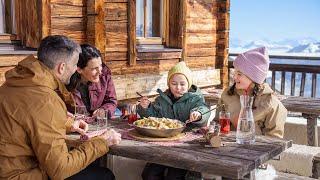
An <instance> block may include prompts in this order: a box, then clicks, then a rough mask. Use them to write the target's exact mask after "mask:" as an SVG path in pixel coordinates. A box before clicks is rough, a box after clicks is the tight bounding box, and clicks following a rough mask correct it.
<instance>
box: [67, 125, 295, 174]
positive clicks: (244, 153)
mask: <svg viewBox="0 0 320 180" xmlns="http://www.w3.org/2000/svg"><path fill="white" fill-rule="evenodd" d="M109 122H110V123H109V125H110V127H112V128H114V129H115V130H117V131H118V132H124V131H126V129H128V128H130V126H129V125H128V124H127V123H126V122H125V121H121V120H120V121H119V120H110V121H109ZM76 138H77V137H75V136H68V137H67V140H68V141H67V143H68V144H73V145H76V144H77V143H79V142H77V141H75V139H76ZM222 141H223V142H227V145H226V146H223V147H220V148H206V147H205V146H204V144H201V143H200V142H199V139H196V140H192V141H186V142H184V143H181V144H177V145H171V146H162V145H157V144H154V143H147V142H140V141H134V140H128V139H123V140H122V141H121V143H120V144H119V145H117V146H112V147H110V151H109V153H111V154H113V155H117V156H123V157H128V158H133V159H140V160H146V161H148V162H153V163H157V164H163V165H167V166H171V167H177V168H182V169H187V170H192V171H197V172H204V173H210V174H215V175H218V176H223V177H227V178H235V179H241V178H243V177H244V176H245V175H247V174H249V173H250V172H251V171H252V170H253V169H255V168H256V167H258V166H259V165H260V164H261V163H264V162H266V161H267V160H269V159H271V158H273V157H275V156H276V155H278V154H280V153H281V152H282V151H283V150H285V149H286V148H289V147H291V145H292V142H291V141H286V140H282V139H275V138H269V137H263V136H256V143H255V144H254V145H238V144H236V143H235V134H234V133H230V134H229V135H226V136H222Z"/></svg>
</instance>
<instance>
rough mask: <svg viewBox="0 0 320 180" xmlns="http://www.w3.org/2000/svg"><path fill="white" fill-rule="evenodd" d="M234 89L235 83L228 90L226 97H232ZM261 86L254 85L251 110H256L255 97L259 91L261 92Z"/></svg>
mask: <svg viewBox="0 0 320 180" xmlns="http://www.w3.org/2000/svg"><path fill="white" fill-rule="evenodd" d="M235 88H236V83H234V84H233V85H232V86H231V87H230V88H229V90H228V92H227V93H228V95H229V96H232V95H234V92H235ZM262 88H263V86H262V85H261V84H258V83H254V87H253V91H252V95H253V103H252V109H256V108H257V107H256V106H255V104H254V103H255V101H256V97H257V95H258V93H259V91H260V90H262Z"/></svg>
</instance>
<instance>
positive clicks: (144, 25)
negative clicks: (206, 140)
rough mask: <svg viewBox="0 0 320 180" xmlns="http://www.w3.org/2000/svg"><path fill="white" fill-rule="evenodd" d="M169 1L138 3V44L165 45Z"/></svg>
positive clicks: (159, 0) (139, 0)
mask: <svg viewBox="0 0 320 180" xmlns="http://www.w3.org/2000/svg"><path fill="white" fill-rule="evenodd" d="M166 11H167V0H137V1H136V38H137V44H138V45H139V44H163V42H164V39H165V29H166V28H165V27H166V24H165V22H166V17H167V16H166V14H167V13H166Z"/></svg>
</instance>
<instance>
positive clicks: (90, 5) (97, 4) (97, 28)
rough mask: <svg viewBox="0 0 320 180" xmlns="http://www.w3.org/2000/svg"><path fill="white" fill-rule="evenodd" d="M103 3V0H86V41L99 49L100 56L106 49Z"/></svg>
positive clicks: (103, 54)
mask: <svg viewBox="0 0 320 180" xmlns="http://www.w3.org/2000/svg"><path fill="white" fill-rule="evenodd" d="M104 5H105V4H104V0H88V1H87V41H88V43H90V44H92V45H94V46H95V47H96V48H97V49H99V50H100V52H101V55H102V57H104V56H105V50H106V43H105V42H106V28H105V24H104V22H105V8H104Z"/></svg>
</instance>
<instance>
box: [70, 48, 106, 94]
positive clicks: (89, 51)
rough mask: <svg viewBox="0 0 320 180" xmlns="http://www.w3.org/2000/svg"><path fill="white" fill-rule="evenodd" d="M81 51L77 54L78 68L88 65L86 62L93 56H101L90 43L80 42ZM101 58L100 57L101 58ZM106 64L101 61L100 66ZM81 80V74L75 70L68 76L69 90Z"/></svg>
mask: <svg viewBox="0 0 320 180" xmlns="http://www.w3.org/2000/svg"><path fill="white" fill-rule="evenodd" d="M80 47H81V53H80V54H79V61H78V64H77V66H78V68H81V69H83V68H85V67H86V66H87V65H88V62H89V61H90V60H91V59H93V58H99V57H100V58H102V57H101V53H100V51H99V50H98V49H97V48H96V47H94V46H91V45H90V44H82V45H81V46H80ZM101 60H102V59H101ZM105 66H106V65H105V64H104V63H102V67H105ZM80 80H81V75H80V74H79V73H78V72H77V71H76V72H75V73H74V74H73V75H72V76H71V78H70V83H69V84H68V85H67V89H68V90H69V91H73V90H74V89H75V88H77V86H78V85H79V83H80Z"/></svg>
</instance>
